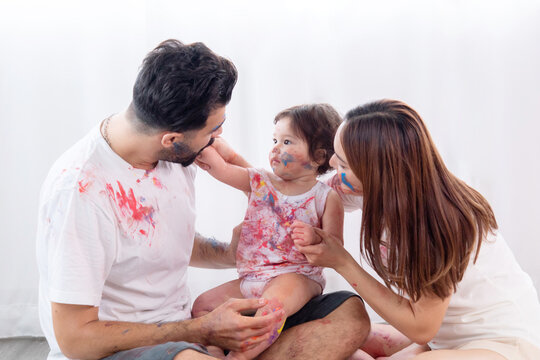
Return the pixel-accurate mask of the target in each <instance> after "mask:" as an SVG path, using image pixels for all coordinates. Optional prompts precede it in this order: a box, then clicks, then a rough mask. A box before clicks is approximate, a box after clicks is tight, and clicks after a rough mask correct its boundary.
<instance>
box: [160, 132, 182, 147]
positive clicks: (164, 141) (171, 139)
mask: <svg viewBox="0 0 540 360" xmlns="http://www.w3.org/2000/svg"><path fill="white" fill-rule="evenodd" d="M184 138H185V135H184V133H178V132H166V133H164V134H163V135H162V137H161V145H162V146H163V147H165V148H170V147H172V146H173V144H174V143H175V142H178V141H180V142H182V141H184Z"/></svg>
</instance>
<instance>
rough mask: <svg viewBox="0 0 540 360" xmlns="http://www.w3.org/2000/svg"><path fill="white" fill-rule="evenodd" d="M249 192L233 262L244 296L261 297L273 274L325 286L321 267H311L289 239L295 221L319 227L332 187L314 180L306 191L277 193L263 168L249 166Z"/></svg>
mask: <svg viewBox="0 0 540 360" xmlns="http://www.w3.org/2000/svg"><path fill="white" fill-rule="evenodd" d="M248 172H249V178H250V184H251V194H250V196H249V205H248V208H247V210H246V216H245V218H244V225H243V226H242V232H241V235H240V241H239V243H238V250H237V253H236V265H237V268H238V274H239V275H240V279H242V283H241V285H240V290H241V291H242V294H243V295H244V297H246V298H252V297H260V296H261V294H262V291H263V290H264V287H265V285H266V283H268V281H270V280H271V279H273V278H274V277H276V276H278V275H281V274H286V273H297V274H302V275H305V276H307V277H308V278H310V279H312V280H314V281H315V282H317V283H318V284H320V285H321V289H323V288H324V285H325V279H324V276H323V274H322V268H320V267H316V266H312V265H310V264H309V263H308V261H307V259H306V257H305V256H304V255H303V254H302V253H301V252H299V251H298V249H296V247H295V246H294V243H293V240H292V238H291V232H292V229H291V225H292V223H293V222H294V221H295V220H300V221H302V222H305V223H306V224H309V225H312V226H315V227H321V218H322V215H323V212H324V206H325V203H326V198H327V196H328V193H329V192H330V190H331V188H330V187H329V186H328V185H326V184H323V183H322V182H317V184H316V185H315V186H313V187H312V188H311V189H310V190H309V191H308V192H306V193H303V194H300V195H294V196H288V195H284V194H282V193H280V192H278V191H277V190H276V189H275V188H274V186H273V185H272V183H271V181H270V178H269V177H268V175H267V174H266V171H265V170H262V169H252V168H251V169H248Z"/></svg>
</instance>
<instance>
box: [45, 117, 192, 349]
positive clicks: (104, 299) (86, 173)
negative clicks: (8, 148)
mask: <svg viewBox="0 0 540 360" xmlns="http://www.w3.org/2000/svg"><path fill="white" fill-rule="evenodd" d="M195 173H196V169H195V167H194V166H189V167H186V168H184V167H182V166H181V165H179V164H174V163H170V162H164V161H160V162H159V163H158V164H157V166H156V168H155V169H153V170H151V171H145V170H141V169H135V168H133V167H132V166H131V165H130V164H128V163H127V162H125V161H124V160H123V159H122V158H121V157H119V156H118V155H117V154H116V153H114V152H113V151H112V150H111V148H110V147H109V146H108V145H107V143H106V142H105V140H104V139H103V138H102V136H101V134H100V132H99V126H96V127H95V128H94V129H93V130H92V131H91V132H90V133H89V134H88V135H87V136H85V137H84V138H83V139H81V140H80V141H79V142H78V143H76V144H75V145H74V146H73V147H71V148H70V149H69V150H68V151H66V152H65V153H64V154H63V155H62V156H61V157H60V158H59V159H58V160H57V161H56V163H55V164H54V165H53V167H52V168H51V170H50V172H49V174H48V176H47V179H46V180H45V183H44V185H43V187H42V190H41V196H40V206H39V218H38V231H37V258H38V267H39V274H40V284H39V310H40V322H41V327H42V329H43V331H44V333H45V336H46V338H47V341H48V342H49V345H50V347H51V352H50V354H49V357H48V359H66V357H64V356H63V355H62V354H61V352H60V349H59V348H58V344H57V342H56V339H55V336H54V331H53V326H52V318H51V301H53V302H57V303H67V304H78V305H93V306H99V319H100V320H111V321H129V322H142V323H158V322H168V321H177V320H183V319H187V318H189V317H190V296H189V290H188V288H187V279H186V277H187V267H188V265H189V260H190V256H191V250H192V247H193V239H194V234H195V230H194V224H195V191H194V190H195V189H194V184H193V182H194V178H195Z"/></svg>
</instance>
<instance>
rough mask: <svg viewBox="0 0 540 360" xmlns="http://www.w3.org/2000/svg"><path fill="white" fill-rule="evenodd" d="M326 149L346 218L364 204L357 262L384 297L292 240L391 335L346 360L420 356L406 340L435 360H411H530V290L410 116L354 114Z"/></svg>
mask: <svg viewBox="0 0 540 360" xmlns="http://www.w3.org/2000/svg"><path fill="white" fill-rule="evenodd" d="M334 147H335V155H334V156H333V158H332V160H331V162H330V164H331V165H332V166H333V167H334V168H336V169H337V175H336V177H335V179H339V180H341V181H334V185H335V188H336V189H337V190H341V194H343V199H344V202H345V205H346V208H347V207H348V208H351V205H352V203H354V199H355V198H356V199H357V200H356V203H357V204H362V200H363V205H360V206H361V207H362V210H363V213H362V215H363V216H362V223H361V235H360V248H361V253H362V254H363V255H364V257H366V258H367V260H368V262H369V264H370V265H371V266H372V267H373V268H374V269H375V271H376V272H377V274H378V275H379V276H380V277H381V278H382V279H383V281H384V283H385V285H386V286H385V285H383V284H381V283H380V282H378V281H377V280H376V279H375V278H373V277H372V276H371V275H369V274H368V273H367V272H366V271H365V270H364V269H363V268H362V267H361V266H360V265H359V264H358V263H357V262H356V261H355V260H354V259H353V258H352V256H351V255H350V254H349V253H348V252H347V251H346V250H345V248H344V247H343V246H342V245H341V243H340V242H339V241H338V240H337V239H334V238H333V237H332V236H329V235H327V234H326V233H324V232H323V231H322V230H320V229H316V228H311V227H309V226H306V225H304V224H302V223H295V225H294V235H293V238H294V239H295V244H296V246H297V248H298V249H299V250H300V251H301V252H303V253H304V254H305V255H306V257H307V258H308V260H309V262H310V263H312V264H314V265H318V266H325V267H331V268H333V269H335V270H336V271H337V272H338V273H339V274H340V275H341V276H343V277H344V278H345V279H346V280H347V281H348V282H349V283H350V284H351V285H352V286H353V287H354V288H355V289H356V291H357V292H358V294H359V295H360V296H361V297H362V298H363V299H364V300H365V301H366V302H367V303H368V304H369V305H370V306H371V307H372V308H373V310H374V311H375V312H377V313H378V314H379V315H380V316H381V317H382V318H383V319H384V320H386V321H387V322H388V324H390V325H391V326H392V327H393V328H392V327H388V328H389V329H386V330H387V333H386V334H381V332H380V330H381V329H382V330H385V329H384V327H381V326H374V328H373V329H372V336H371V338H370V340H368V344H366V346H364V348H363V349H364V350H366V351H367V352H368V353H370V354H369V355H370V356H367V354H366V352H363V351H361V350H360V351H358V352H357V354H355V357H356V358H357V359H373V358H376V357H378V356H390V355H393V356H392V357H391V358H396V359H397V358H412V357H414V356H415V355H414V353H415V352H419V351H418V349H419V347H416V348H415V349H414V351H411V347H409V348H405V349H404V350H401V349H402V348H404V347H405V346H406V345H407V344H406V343H405V342H403V335H404V336H406V337H407V338H408V339H410V341H412V342H413V343H417V344H429V347H430V348H431V349H432V350H433V351H429V352H422V353H421V354H419V355H418V356H417V357H415V359H453V360H459V359H490V360H502V359H507V360H514V359H540V305H539V302H538V296H537V293H536V290H535V289H534V286H533V284H532V281H531V279H530V278H529V276H528V275H527V274H526V273H524V272H523V271H522V270H521V268H520V267H519V265H518V264H517V262H516V260H515V258H514V256H513V255H512V252H511V250H510V249H509V248H508V246H507V244H506V243H505V241H504V239H503V238H502V236H501V234H500V233H499V232H498V230H497V222H496V221H495V216H494V214H493V211H492V209H491V207H490V205H489V204H488V202H487V201H486V199H484V198H483V197H482V195H480V194H479V193H478V192H477V191H475V190H474V189H472V188H471V187H469V186H468V185H467V184H465V183H464V182H463V181H461V180H459V179H458V178H456V177H455V176H454V175H452V174H451V173H450V172H449V171H448V169H447V168H446V167H445V165H444V163H443V161H442V159H441V157H440V155H439V153H438V152H437V149H436V148H435V145H434V144H433V141H432V139H431V137H430V135H429V133H428V131H427V129H426V127H425V125H424V123H423V122H422V119H421V118H420V116H419V115H418V114H417V113H416V112H415V111H414V110H413V109H411V108H410V107H409V106H407V105H406V104H404V103H402V102H400V101H395V100H381V101H377V102H373V103H370V104H367V105H364V106H360V107H357V108H355V109H353V110H351V111H350V112H349V113H348V114H347V115H346V117H345V122H344V123H343V124H342V125H341V126H340V128H339V130H338V132H337V134H336V137H335V141H334ZM347 194H349V195H347ZM351 195H356V196H351ZM373 330H375V332H373ZM377 333H378V334H379V336H377ZM400 333H401V334H403V335H401V334H400ZM385 339H386V340H385ZM409 343H410V342H409ZM377 344H380V345H381V346H379V348H378V349H377V348H376V347H377V346H376V345H377ZM400 350H401V351H400ZM353 358H354V357H353Z"/></svg>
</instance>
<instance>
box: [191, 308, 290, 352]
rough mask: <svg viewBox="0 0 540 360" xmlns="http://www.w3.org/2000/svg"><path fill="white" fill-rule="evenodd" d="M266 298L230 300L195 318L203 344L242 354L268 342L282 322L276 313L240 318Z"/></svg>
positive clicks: (281, 316)
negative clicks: (198, 323) (243, 313)
mask: <svg viewBox="0 0 540 360" xmlns="http://www.w3.org/2000/svg"><path fill="white" fill-rule="evenodd" d="M267 302H268V301H267V300H266V299H229V300H228V301H227V302H225V303H224V304H222V305H220V306H218V307H217V308H216V309H214V310H213V311H212V312H210V313H208V314H206V315H204V316H202V317H200V318H197V319H194V321H201V323H200V327H201V331H202V334H203V339H204V340H205V345H216V346H219V347H220V348H222V349H229V350H231V351H237V352H243V351H246V350H249V349H252V348H253V347H255V346H257V345H258V344H260V343H262V342H264V341H269V338H270V336H271V335H272V333H273V331H274V328H275V327H276V326H277V325H278V324H281V323H282V322H283V321H284V320H285V312H284V311H283V310H278V311H276V312H273V313H270V314H268V315H264V316H257V317H251V316H243V315H242V314H241V312H243V311H246V310H256V309H258V308H261V307H263V306H265V305H266V304H267Z"/></svg>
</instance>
